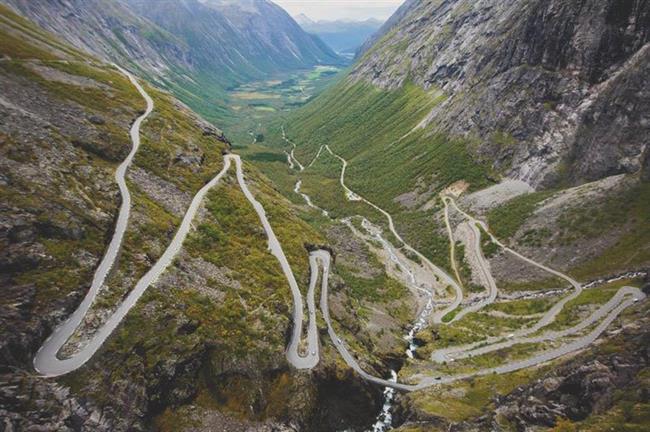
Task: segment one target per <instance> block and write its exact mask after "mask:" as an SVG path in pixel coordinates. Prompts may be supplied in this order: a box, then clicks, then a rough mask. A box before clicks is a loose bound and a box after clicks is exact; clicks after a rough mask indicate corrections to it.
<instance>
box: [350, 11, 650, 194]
mask: <svg viewBox="0 0 650 432" xmlns="http://www.w3.org/2000/svg"><path fill="white" fill-rule="evenodd" d="M397 19H398V23H394V22H393V23H389V25H388V27H387V28H386V29H385V31H384V32H385V34H384V36H383V37H382V38H381V39H380V40H379V41H378V42H377V44H376V45H375V46H374V47H373V48H372V49H370V50H368V51H367V52H366V53H365V55H364V56H363V57H362V59H361V60H360V62H359V63H358V64H357V65H356V66H355V68H354V70H353V72H352V74H351V77H352V79H353V80H355V81H367V82H372V83H373V84H375V85H377V86H379V87H381V88H384V89H395V88H398V87H401V86H402V85H404V84H405V83H406V82H407V81H412V82H414V83H415V84H417V85H418V86H420V87H422V88H424V89H431V88H437V89H442V91H444V92H445V94H446V95H448V99H447V100H446V101H445V102H444V103H442V104H440V105H439V106H437V107H436V108H434V109H433V110H432V111H431V112H430V113H429V115H428V116H427V117H426V119H424V120H423V122H422V126H424V125H428V126H429V127H430V128H431V129H432V130H436V131H444V132H447V133H450V134H453V135H462V136H468V137H476V138H478V139H479V140H480V142H481V143H480V145H479V146H478V148H477V149H476V152H475V153H476V155H477V156H478V157H485V158H487V159H490V160H494V161H495V162H494V167H495V168H496V169H498V170H499V171H501V172H503V173H505V174H508V175H510V176H513V177H517V178H520V179H523V180H525V181H528V182H530V183H532V184H533V185H553V184H555V185H556V184H558V183H561V182H569V183H573V184H575V183H580V182H584V181H591V180H595V179H598V178H602V177H605V176H608V175H612V174H616V173H623V172H627V173H631V172H635V171H637V170H639V168H640V167H641V163H642V159H641V158H642V155H643V153H644V149H645V147H646V146H647V144H648V143H647V135H648V127H650V125H649V122H648V112H649V110H650V107H649V105H648V104H649V101H650V97H648V90H647V89H648V76H649V75H648V67H649V66H648V64H649V62H650V51H648V47H647V43H648V41H649V38H650V5H649V4H648V2H645V1H636V0H629V1H627V0H626V1H614V0H611V1H595V0H594V1H590V0H585V1H576V2H563V1H550V2H549V1H534V0H530V1H518V2H500V1H481V2H472V1H465V0H443V1H426V2H414V3H411V4H406V5H405V6H404V9H403V10H402V11H400V14H399V15H398V16H397ZM504 137H507V138H508V139H507V140H504V139H503V138H504ZM504 141H506V142H505V143H504Z"/></svg>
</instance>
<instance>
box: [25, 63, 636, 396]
mask: <svg viewBox="0 0 650 432" xmlns="http://www.w3.org/2000/svg"><path fill="white" fill-rule="evenodd" d="M118 69H119V70H120V71H121V72H122V73H123V74H125V75H126V76H127V77H128V78H129V80H130V81H131V82H132V83H133V85H134V86H135V87H136V89H137V90H138V92H139V93H140V94H141V95H142V97H143V98H144V99H145V101H146V104H147V108H146V110H145V112H144V114H143V115H142V116H140V117H139V118H138V119H136V121H135V122H134V124H133V126H132V128H131V131H130V135H131V140H132V143H133V148H132V150H131V152H130V153H129V155H128V156H127V158H126V159H125V160H124V162H122V164H120V166H119V167H118V168H117V170H116V174H115V180H116V182H117V184H118V185H119V188H120V193H121V196H122V204H121V206H120V211H119V214H118V219H117V223H116V226H115V232H114V235H113V238H112V239H111V242H110V244H109V246H108V248H107V250H106V253H105V255H104V257H103V258H102V260H101V262H100V265H99V266H98V268H97V270H96V272H95V275H94V277H93V281H92V284H91V288H90V290H89V291H88V293H87V295H86V297H85V298H84V300H83V301H82V303H81V304H80V305H79V307H78V308H77V309H76V310H75V311H74V312H73V314H72V315H71V316H70V317H69V318H68V319H67V320H66V321H65V322H63V323H62V324H61V325H60V326H59V327H57V329H56V330H55V331H54V333H53V334H52V335H51V336H50V337H49V338H48V339H47V340H46V341H45V343H44V344H43V346H42V347H41V348H40V349H39V350H38V352H37V354H36V356H35V357H34V368H35V369H36V370H37V371H38V372H39V373H40V374H42V375H44V376H46V377H55V376H60V375H63V374H66V373H69V372H72V371H74V370H76V369H78V368H79V367H81V366H83V365H84V364H85V363H86V362H87V361H88V360H89V359H90V358H92V356H93V355H94V354H95V353H96V352H97V351H98V350H99V348H100V347H101V346H102V344H103V343H104V342H105V341H106V340H107V338H108V337H109V336H110V335H111V334H112V333H113V331H114V330H115V329H116V328H117V326H118V325H119V324H120V323H121V321H122V320H123V319H124V318H125V317H126V315H127V314H128V313H129V311H130V310H131V309H132V308H133V306H134V305H135V304H136V303H137V301H138V300H139V299H140V298H141V296H142V295H143V294H144V292H145V291H146V289H147V288H148V287H149V286H151V285H152V284H154V283H155V282H156V281H157V280H158V278H159V277H160V275H161V274H162V273H163V272H164V271H165V270H166V269H167V268H168V267H169V265H170V264H171V263H172V262H173V260H174V258H175V257H176V256H177V255H178V253H179V251H180V249H181V247H182V245H183V242H184V240H185V239H186V237H187V235H188V233H189V232H190V231H191V230H192V220H193V219H194V217H195V216H196V213H197V211H198V210H199V208H200V206H201V204H202V202H203V200H204V198H205V196H206V194H207V193H208V191H209V190H210V189H211V188H213V187H214V186H216V185H217V184H218V183H219V181H220V180H221V179H222V178H223V177H224V176H225V175H226V173H227V172H228V171H229V169H230V166H231V164H232V163H234V164H235V168H236V177H237V182H238V184H239V187H240V188H241V190H242V192H243V193H244V195H245V197H246V199H247V200H248V201H249V203H250V204H251V205H252V207H253V208H254V210H255V212H256V213H257V215H258V218H259V219H260V222H261V224H262V226H263V229H264V231H265V233H266V235H267V238H268V249H269V251H270V253H271V254H272V255H273V256H274V257H275V258H276V259H277V261H278V263H279V264H280V267H281V268H282V271H283V273H284V276H285V278H286V279H287V282H288V284H289V287H290V289H291V293H292V297H293V331H292V335H291V339H290V342H289V345H288V347H287V352H286V355H287V360H288V362H289V363H290V364H291V365H293V366H294V367H295V368H297V369H311V368H313V367H315V366H316V365H317V364H318V363H319V361H320V350H319V337H318V328H317V323H316V301H315V295H316V294H315V293H316V285H317V282H318V276H319V272H321V269H322V278H321V299H320V307H321V312H322V314H323V318H324V320H325V323H326V325H327V330H328V334H329V337H330V339H331V341H332V343H333V344H334V346H335V347H336V349H337V350H338V351H339V353H340V354H341V356H342V358H343V359H344V361H345V362H346V363H347V364H348V366H349V367H350V368H352V369H353V370H355V371H356V372H357V373H358V374H359V375H360V376H361V377H363V378H364V379H366V380H368V381H370V382H373V383H376V384H378V385H382V386H385V387H390V388H394V389H398V390H402V391H415V390H421V389H424V388H427V387H429V386H433V385H438V384H446V383H452V382H454V381H458V380H462V379H466V378H469V377H473V376H480V375H488V374H492V373H508V372H513V371H516V370H519V369H524V368H528V367H532V366H536V365H538V364H541V363H544V362H547V361H549V360H552V359H555V358H558V357H561V356H563V355H566V354H569V353H571V352H574V351H577V350H579V349H582V348H584V347H586V346H588V345H590V344H591V343H593V342H594V341H595V340H596V339H597V338H598V336H600V335H601V334H602V333H603V332H604V331H605V329H606V328H607V327H608V326H609V325H610V324H611V323H612V321H613V320H614V319H616V318H617V317H618V315H619V314H620V313H621V312H622V311H623V310H625V309H626V308H627V307H629V306H631V305H633V304H634V303H636V302H637V301H641V300H643V299H645V298H646V296H645V294H644V293H643V292H641V291H640V290H639V289H638V288H633V287H623V288H621V289H620V290H619V291H618V292H617V293H616V294H615V295H614V296H613V297H612V299H611V300H610V301H609V302H607V303H606V304H604V305H602V306H601V307H600V308H599V309H598V310H597V311H596V312H594V313H593V314H591V316H590V317H588V318H587V319H585V320H583V321H582V322H580V323H579V324H577V325H575V326H573V327H571V328H569V329H565V330H559V331H551V332H546V333H544V334H541V335H534V333H536V332H537V331H539V330H540V329H541V328H543V327H545V326H546V325H548V324H550V323H551V322H553V321H554V320H555V318H556V317H557V314H558V313H559V312H560V311H561V310H562V309H563V308H564V306H565V305H566V303H567V302H568V301H570V300H572V299H574V298H576V297H577V296H578V295H579V294H580V293H581V292H582V286H581V285H580V284H579V283H578V282H577V281H575V280H574V279H572V278H571V277H569V276H567V275H564V274H562V273H560V272H557V271H555V270H553V269H550V268H548V267H547V266H544V265H543V264H540V263H537V262H535V261H533V260H531V259H529V258H526V257H524V256H522V255H521V254H519V253H517V252H516V251H514V250H512V249H510V248H508V247H507V246H505V245H504V244H502V243H501V242H499V240H498V239H496V238H495V237H494V236H493V235H492V234H491V233H490V231H489V229H488V227H487V225H486V224H485V223H483V222H481V221H478V220H476V219H474V218H473V217H472V216H470V215H469V214H467V213H465V212H463V211H462V210H461V209H460V208H459V207H458V206H457V204H456V202H455V201H454V200H453V199H452V198H450V197H447V199H448V200H449V203H451V204H452V205H453V206H454V208H455V209H456V210H457V211H459V212H460V213H461V214H463V215H464V216H465V217H466V218H467V219H468V220H469V221H470V224H471V226H473V229H474V234H475V236H476V238H475V239H474V241H473V246H474V248H473V249H475V250H474V252H475V253H476V254H477V256H478V257H479V258H480V259H479V260H483V264H484V263H485V259H484V257H483V256H482V253H481V250H480V235H481V234H480V232H479V231H478V227H479V226H480V227H482V228H483V229H484V230H485V232H486V233H488V235H489V236H490V237H491V239H492V241H494V242H495V243H496V244H498V245H499V246H500V247H501V248H503V249H504V250H505V251H507V252H509V253H511V254H513V255H514V256H516V257H518V258H520V259H522V260H524V261H526V262H528V263H530V264H532V265H534V266H536V267H538V268H541V269H543V270H545V271H547V272H549V273H551V274H554V275H556V276H558V277H561V278H563V279H565V280H567V281H568V282H569V283H571V285H572V286H573V287H574V288H575V291H574V292H573V293H572V294H571V295H569V296H567V297H565V298H563V299H562V300H561V301H559V302H558V303H556V304H555V305H554V306H553V307H552V308H551V309H550V310H549V311H548V312H547V313H546V314H544V315H543V317H542V318H541V319H540V320H539V321H538V322H537V323H536V324H535V325H534V326H532V327H530V328H526V329H522V330H520V331H518V332H516V333H515V334H513V336H512V337H511V338H508V339H507V340H505V341H504V339H503V337H495V338H492V339H490V340H488V341H482V342H480V343H477V344H470V345H465V346H463V347H454V348H450V349H447V350H439V351H436V352H435V353H434V354H432V360H434V361H444V360H445V359H450V357H449V356H451V355H453V356H456V358H463V357H468V356H471V355H481V354H486V353H489V352H492V351H496V350H499V349H504V348H508V347H510V346H513V345H515V344H521V343H531V342H533V343H534V342H542V341H552V340H558V339H560V338H564V337H567V336H573V335H575V334H577V333H580V332H584V331H586V330H588V329H589V327H591V326H594V325H595V327H594V328H593V329H592V330H591V331H590V332H589V333H587V334H583V335H581V336H578V337H576V339H575V340H573V341H571V342H569V343H566V344H564V345H563V346H560V347H558V348H555V349H551V350H547V351H544V352H541V353H537V354H536V355H533V356H532V357H530V358H527V359H525V360H520V361H511V362H507V363H506V364H503V365H501V366H499V367H496V368H489V369H481V370H478V371H475V372H472V373H467V374H459V375H454V376H444V377H435V378H434V377H431V376H424V377H413V379H417V378H420V379H419V382H418V383H417V384H404V383H398V382H396V380H394V379H391V380H387V379H382V378H378V377H375V376H372V375H370V374H368V373H366V372H365V371H364V370H363V369H362V368H361V366H360V365H359V364H358V361H357V360H356V358H355V357H354V356H353V355H352V354H351V353H350V352H349V350H348V349H347V347H346V346H345V343H344V342H343V341H342V340H341V339H340V338H339V336H338V335H337V334H336V331H335V329H334V326H333V323H332V320H331V317H330V314H329V304H328V294H329V293H328V288H329V273H330V267H331V256H330V253H329V252H328V251H326V250H316V251H313V252H311V253H310V255H309V264H310V271H311V275H310V282H309V289H308V292H307V309H308V320H309V324H308V326H307V336H306V348H307V352H306V353H301V349H300V347H301V345H302V342H303V326H304V304H303V298H302V293H301V292H300V289H299V287H298V283H297V281H296V278H295V276H294V274H293V271H292V269H291V266H290V265H289V262H288V260H287V258H286V255H285V254H284V251H283V249H282V246H281V244H280V242H279V240H278V239H277V237H276V235H275V233H274V231H273V228H272V226H271V224H270V222H269V220H268V218H267V215H266V211H265V210H264V207H263V206H262V205H261V204H260V203H259V202H258V201H257V200H256V199H255V197H254V195H253V194H252V193H251V191H250V190H249V188H248V185H247V183H246V178H245V175H244V171H243V167H242V165H243V164H242V161H241V158H240V157H239V156H238V155H234V154H227V155H225V156H224V165H223V168H222V170H221V171H220V172H219V173H218V174H217V175H216V176H215V177H214V178H213V179H212V180H211V181H210V182H208V183H207V184H206V185H205V186H204V187H203V188H201V189H200V190H199V191H198V192H197V194H196V195H195V196H194V198H193V199H192V202H191V204H190V206H189V207H188V209H187V211H186V213H185V215H184V217H183V220H182V221H181V224H180V226H179V228H178V230H177V232H176V234H175V235H174V238H173V239H172V241H171V243H170V244H169V246H168V247H167V249H166V250H165V252H164V253H163V255H162V256H161V257H160V259H159V260H158V261H157V262H156V263H155V264H154V265H153V267H152V268H151V269H150V270H149V271H148V272H147V273H146V274H145V275H144V276H143V277H142V278H141V279H140V280H139V281H138V282H137V284H136V285H135V287H134V289H133V290H132V291H131V292H130V293H129V295H128V296H127V297H126V299H125V300H124V301H123V302H122V303H121V304H120V305H119V306H118V308H117V310H116V311H115V312H114V313H113V314H112V315H111V316H110V317H109V318H108V319H107V321H106V322H105V323H104V324H103V325H102V326H101V327H100V328H99V330H98V331H97V332H96V333H95V334H94V335H93V336H92V338H91V339H90V341H89V342H88V343H87V344H86V345H85V346H84V347H83V348H82V349H81V350H79V351H78V352H77V353H75V354H74V355H73V356H71V357H69V358H67V359H60V358H59V357H58V352H59V351H60V349H61V347H62V346H63V345H64V344H65V343H66V341H67V340H68V339H69V338H70V336H72V334H73V333H74V331H75V329H76V328H77V327H78V326H79V325H80V323H81V322H82V320H83V318H84V316H85V315H86V313H87V312H88V310H89V309H90V307H91V306H92V304H93V302H94V300H95V298H96V296H97V293H98V292H99V290H100V289H101V287H102V286H103V284H104V282H105V280H106V277H107V275H108V273H109V271H110V269H111V268H112V267H113V265H114V263H115V261H116V259H117V255H118V252H119V249H120V247H121V244H122V240H123V237H124V233H125V231H126V227H127V224H128V220H129V215H130V205H131V196H130V193H129V190H128V188H127V185H126V182H125V175H126V171H127V169H128V168H129V166H130V164H131V163H132V160H133V158H134V156H135V154H136V152H137V151H138V148H139V146H140V127H141V125H142V122H143V121H144V120H145V119H146V118H147V117H148V116H149V115H150V113H151V112H152V111H153V109H154V103H153V100H152V99H151V97H149V95H148V94H147V93H146V91H145V90H144V89H143V88H142V86H141V85H140V84H139V83H138V82H137V80H136V79H135V77H133V76H132V75H131V74H130V73H129V72H127V71H125V70H123V69H121V68H119V67H118ZM282 132H283V137H284V138H285V139H286V136H285V135H284V128H283V130H282ZM286 140H287V142H290V141H289V140H288V139H286ZM292 145H293V147H294V150H295V144H293V143H292ZM325 149H326V150H327V151H328V152H329V153H330V154H331V155H332V156H334V157H336V158H337V159H339V160H340V161H341V162H342V165H343V166H342V170H341V177H340V183H341V186H342V187H343V188H344V190H345V191H346V195H347V197H348V199H350V200H355V201H363V202H365V203H366V204H368V205H369V206H371V207H373V208H374V209H376V210H377V211H379V212H380V213H381V214H383V215H384V216H385V217H386V218H387V220H388V223H389V228H390V231H391V232H392V233H393V235H394V236H395V237H396V238H397V239H398V240H399V241H400V242H401V243H402V244H403V247H404V248H405V249H406V250H408V251H410V252H411V253H413V254H415V255H416V256H418V257H419V258H420V259H421V261H422V262H424V263H426V265H427V266H428V267H429V269H430V270H431V271H432V272H433V274H434V275H435V276H436V278H438V280H439V281H442V282H443V283H446V284H448V285H450V286H452V287H454V288H455V289H456V290H457V292H456V300H455V301H454V303H453V304H452V305H451V306H450V307H449V308H446V309H445V311H447V310H449V309H451V310H453V309H455V308H457V307H458V306H459V305H460V303H461V301H462V290H461V291H460V293H459V292H458V290H460V285H459V284H458V283H457V282H456V281H455V280H453V278H451V277H450V276H449V275H448V274H447V273H445V272H444V271H442V270H441V269H439V268H438V267H437V266H435V265H434V264H433V263H431V261H429V260H428V259H427V258H426V257H425V256H424V255H422V254H421V253H419V252H418V251H417V250H415V249H414V248H412V247H411V246H410V245H408V244H407V243H406V242H405V241H404V240H403V239H402V238H401V236H400V235H399V234H398V233H397V231H396V230H395V226H394V223H393V219H392V217H391V215H390V214H389V213H388V212H386V211H385V210H383V209H381V208H380V207H378V206H376V205H375V204H373V203H372V202H370V201H368V200H366V199H365V198H363V197H362V196H360V195H358V194H356V193H355V192H353V191H352V190H351V189H349V188H348V187H347V186H346V184H345V171H346V168H347V161H345V159H343V158H342V157H340V156H338V155H337V154H335V153H334V152H332V150H331V149H330V148H329V146H327V145H326V146H325ZM293 153H294V152H293V151H292V152H291V154H290V158H289V159H288V161H289V162H290V163H291V161H292V160H293V162H295V163H296V164H297V165H298V166H299V167H300V170H301V171H303V170H304V167H303V166H302V165H301V164H300V162H299V161H298V160H297V159H295V156H294V154H293ZM319 154H320V152H319ZM317 157H318V155H317ZM313 162H314V161H312V164H313ZM312 164H310V166H311V165H312ZM297 189H298V190H299V189H300V188H299V185H298V187H297ZM307 198H308V197H307ZM309 201H311V200H308V202H309ZM447 204H448V202H447V201H445V205H446V209H447V210H448V207H447ZM446 217H447V223H448V211H447V212H446ZM448 229H449V230H450V229H451V228H450V225H449V223H448ZM452 243H453V239H452ZM395 258H396V259H397V257H395ZM481 267H482V271H486V272H488V273H489V268H487V267H486V266H484V265H481ZM405 268H406V269H407V270H408V266H405ZM405 274H407V275H408V272H406V273H405ZM490 277H491V275H490ZM493 282H494V281H493V279H492V282H491V283H490V284H489V285H490V286H489V287H488V288H489V295H488V298H487V299H486V300H485V301H483V302H481V303H479V304H477V305H473V306H470V307H469V308H467V309H465V310H470V311H471V310H478V309H480V308H481V307H484V306H485V305H487V304H489V303H490V302H492V301H494V298H493V297H495V296H496V294H495V293H496V284H493ZM459 299H460V300H459ZM452 306H453V307H452ZM443 312H444V311H443ZM446 313H448V312H446ZM462 314H463V311H460V312H459V314H458V315H462ZM437 315H438V316H439V318H441V317H442V316H444V315H440V313H438V314H437ZM458 315H457V316H458ZM596 323H597V324H596Z"/></svg>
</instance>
